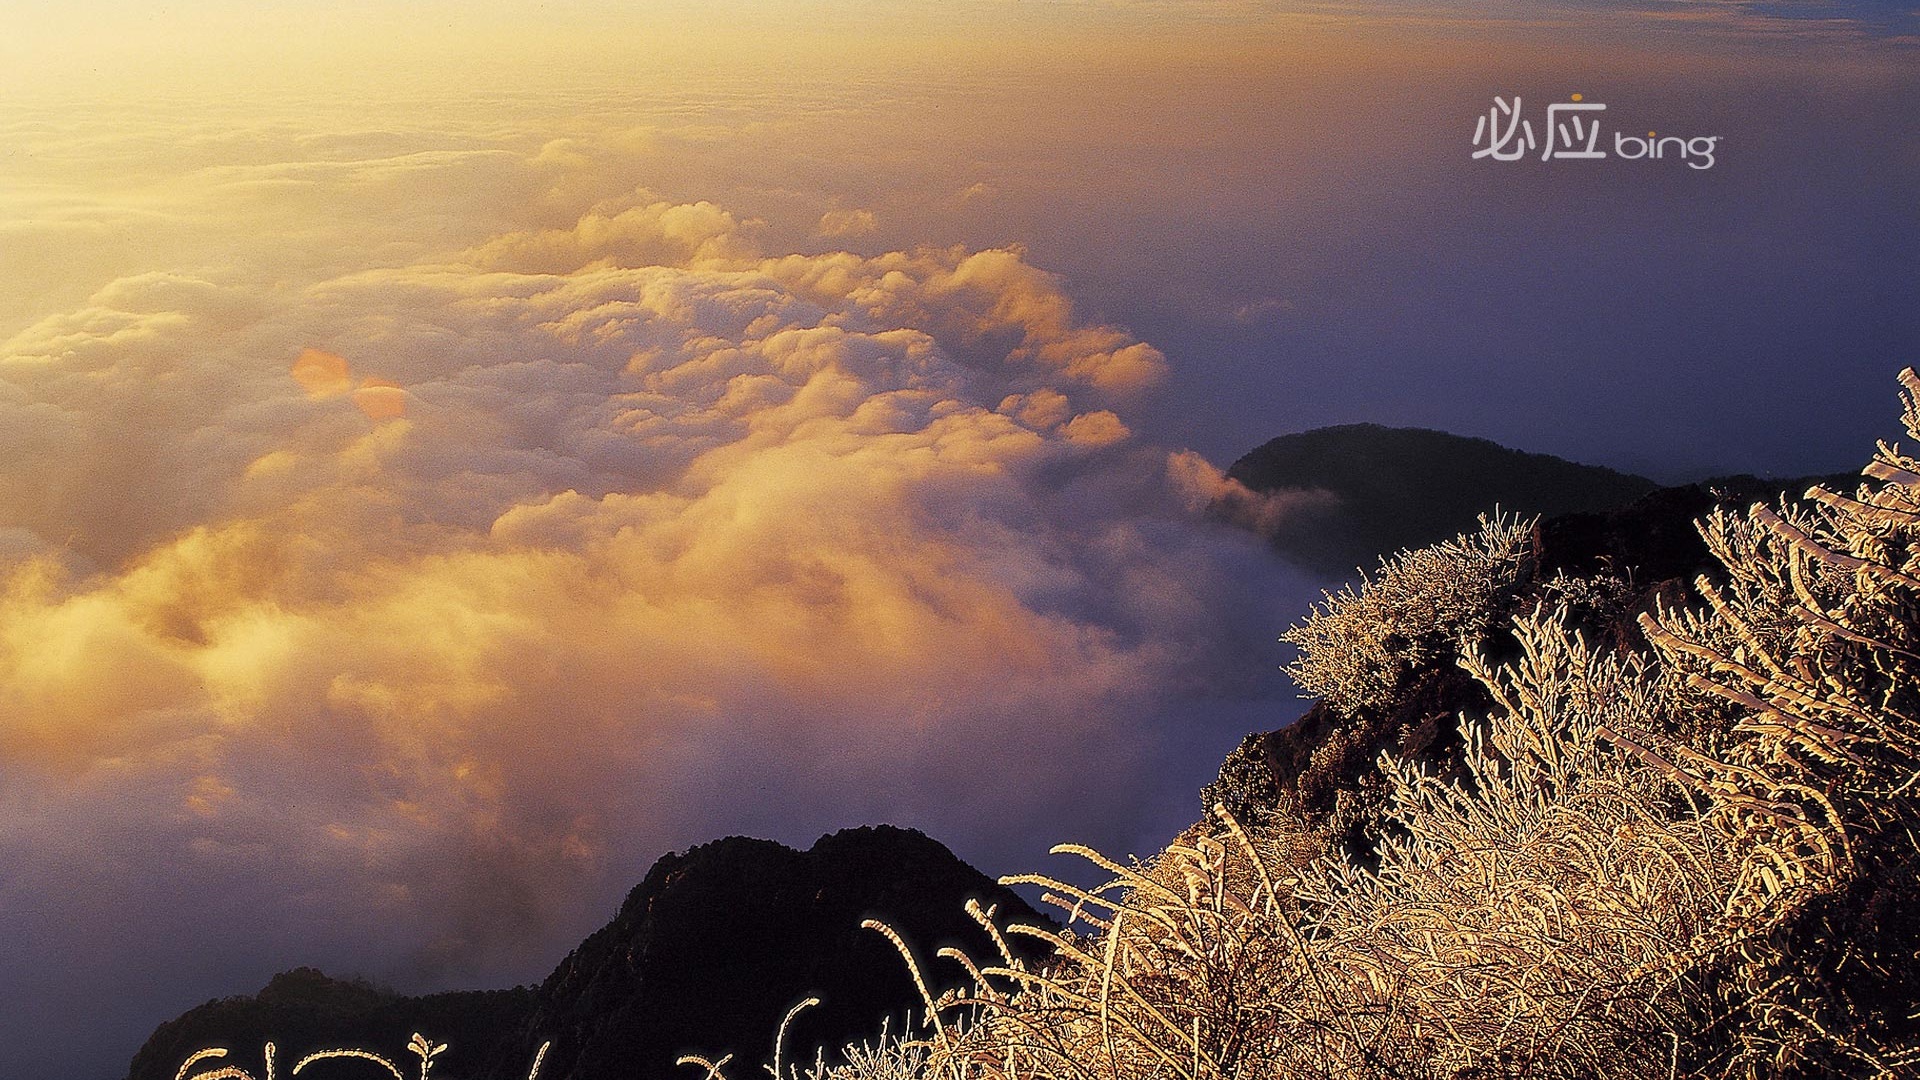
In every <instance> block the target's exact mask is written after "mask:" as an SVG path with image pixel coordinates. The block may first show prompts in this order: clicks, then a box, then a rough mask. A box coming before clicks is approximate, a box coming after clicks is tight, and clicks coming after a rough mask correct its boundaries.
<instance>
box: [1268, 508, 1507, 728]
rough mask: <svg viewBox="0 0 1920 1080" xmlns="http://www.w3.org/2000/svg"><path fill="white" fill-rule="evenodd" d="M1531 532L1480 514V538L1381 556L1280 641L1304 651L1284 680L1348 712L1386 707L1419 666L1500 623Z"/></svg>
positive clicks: (1471, 536) (1473, 536)
mask: <svg viewBox="0 0 1920 1080" xmlns="http://www.w3.org/2000/svg"><path fill="white" fill-rule="evenodd" d="M1532 527H1533V523H1532V522H1531V521H1522V520H1519V519H1515V518H1506V517H1494V518H1485V517H1483V518H1481V519H1480V531H1479V532H1477V533H1466V534H1462V535H1460V536H1458V537H1455V538H1454V539H1452V540H1448V541H1446V542H1444V543H1439V544H1435V545H1433V546H1432V547H1425V548H1420V549H1418V550H1414V551H1403V552H1401V553H1399V554H1398V555H1395V556H1393V557H1392V558H1390V559H1382V560H1381V562H1380V568H1379V569H1378V570H1377V571H1375V572H1374V573H1373V574H1370V575H1367V576H1364V577H1363V578H1362V579H1361V580H1360V582H1359V584H1358V585H1357V586H1356V585H1349V586H1347V587H1346V588H1344V589H1342V590H1341V591H1340V592H1338V593H1327V594H1326V598H1325V600H1324V602H1322V603H1321V604H1319V605H1318V606H1316V607H1315V608H1314V610H1313V611H1312V612H1311V613H1309V614H1308V615H1307V617H1306V618H1305V619H1304V620H1302V621H1301V623H1300V624H1299V625H1298V626H1295V627H1293V628H1292V629H1290V630H1288V631H1287V632H1286V633H1285V634H1283V635H1281V640H1282V641H1285V642H1288V643H1290V644H1292V645H1295V646H1298V647H1299V649H1300V658H1299V659H1298V660H1296V661H1294V662H1293V663H1292V664H1289V665H1288V666H1287V674H1288V675H1291V676H1292V677H1293V681H1294V682H1296V683H1298V684H1299V686H1300V688H1301V689H1302V690H1303V691H1305V692H1306V693H1307V694H1308V695H1310V696H1313V697H1318V698H1323V699H1325V700H1326V701H1327V702H1328V703H1329V704H1331V705H1332V706H1333V707H1334V708H1336V709H1339V710H1340V711H1341V712H1344V713H1349V714H1350V713H1353V712H1355V711H1356V710H1358V709H1360V708H1361V707H1362V706H1366V705H1374V706H1381V705H1385V704H1386V703H1387V702H1388V701H1389V700H1390V699H1391V697H1392V695H1393V693H1394V692H1395V690H1396V689H1397V688H1398V687H1399V685H1400V681H1401V679H1403V678H1404V677H1405V676H1406V674H1407V673H1408V672H1409V671H1411V670H1412V669H1413V668H1415V667H1417V666H1418V665H1420V664H1422V663H1426V662H1428V661H1430V660H1432V659H1433V658H1434V657H1436V656H1440V655H1444V654H1446V653H1448V652H1450V651H1451V650H1453V649H1454V648H1455V647H1456V646H1457V643H1458V642H1459V641H1460V639H1462V638H1467V639H1469V640H1473V639H1478V638H1479V637H1480V636H1482V635H1484V634H1485V633H1486V631H1487V630H1488V629H1489V628H1490V627H1492V626H1495V625H1498V624H1499V623H1501V622H1503V621H1504V616H1505V614H1506V613H1505V611H1504V604H1503V603H1502V602H1501V601H1502V598H1503V596H1504V594H1506V593H1507V592H1508V591H1510V590H1511V589H1512V588H1513V586H1514V585H1515V584H1516V583H1517V582H1518V581H1519V578H1520V574H1521V569H1522V566H1523V562H1524V558H1525V555H1526V552H1527V542H1528V537H1529V535H1530V533H1531V530H1532Z"/></svg>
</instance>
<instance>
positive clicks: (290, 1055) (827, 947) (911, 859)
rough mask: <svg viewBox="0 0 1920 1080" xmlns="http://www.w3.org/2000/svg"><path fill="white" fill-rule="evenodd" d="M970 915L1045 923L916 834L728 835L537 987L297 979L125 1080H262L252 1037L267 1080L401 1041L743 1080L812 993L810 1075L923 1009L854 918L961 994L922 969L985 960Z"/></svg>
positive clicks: (484, 1072) (663, 866) (798, 1029)
mask: <svg viewBox="0 0 1920 1080" xmlns="http://www.w3.org/2000/svg"><path fill="white" fill-rule="evenodd" d="M968 899H977V900H979V901H980V903H981V905H982V906H997V907H998V918H997V920H996V921H997V922H998V923H999V924H1000V925H1001V926H1003V927H1004V926H1006V925H1007V924H1008V923H1010V922H1019V923H1029V924H1043V925H1050V924H1049V923H1048V920H1046V919H1045V918H1043V917H1042V916H1040V915H1039V914H1037V913H1036V912H1035V911H1034V910H1033V909H1032V908H1031V907H1030V906H1028V905H1027V903H1026V902H1025V901H1023V900H1021V899H1020V897H1019V896H1018V895H1016V894H1015V893H1013V892H1012V891H1011V890H1008V889H1006V888H1004V887H1002V886H1000V885H998V884H996V883H995V882H993V881H992V880H991V879H989V878H988V877H986V875H984V874H982V873H980V872H979V871H978V870H975V869H974V868H973V867H971V866H968V865H967V864H966V863H964V862H962V861H960V859H959V858H957V857H956V856H955V855H954V854H953V853H952V852H951V851H948V850H947V848H946V847H945V846H944V845H942V844H940V843H939V842H937V841H935V840H932V839H930V838H928V837H927V836H925V835H923V834H921V833H919V832H915V831H912V830H907V829H897V828H892V827H890V826H875V827H869V828H860V829H849V830H845V831H842V832H837V833H834V834H832V835H830V836H825V837H822V838H821V839H820V840H819V841H818V842H816V843H815V844H814V845H813V847H812V848H811V849H809V850H807V851H804V852H802V851H795V850H793V849H792V848H788V847H785V846H783V845H780V844H776V843H773V842H771V841H766V840H752V839H747V838H744V837H729V838H727V839H724V840H716V841H714V842H712V843H709V844H703V845H701V846H699V847H696V848H693V849H692V850H690V851H687V852H685V853H679V854H671V855H667V856H666V857H664V858H662V859H660V860H659V861H658V862H656V863H655V864H654V865H653V868H652V869H651V870H649V871H648V873H647V876H646V878H645V880H643V881H642V882H641V883H640V884H639V885H638V886H636V887H635V888H634V889H633V891H632V892H631V893H629V894H628V896H627V899H626V902H625V903H624V904H622V905H621V907H620V911H619V914H617V915H616V916H615V917H614V919H613V921H612V922H610V923H608V924H607V925H606V926H605V927H603V928H601V929H600V930H598V931H596V932H595V933H594V934H592V935H591V936H589V937H588V938H587V939H586V940H585V941H584V942H582V943H581V944H580V946H579V947H578V948H577V949H575V950H574V951H573V953H572V954H571V955H569V956H568V957H567V958H566V959H565V960H564V961H562V962H561V963H560V965H559V967H558V968H556V969H555V970H554V972H553V974H552V975H550V976H548V977H547V979H546V981H545V982H544V983H542V984H541V985H540V986H538V987H522V988H519V989H514V990H499V991H483V992H464V993H452V994H437V995H432V996H426V997H408V996H403V995H399V994H395V993H393V992H391V991H387V990H383V989H380V988H378V987H375V986H372V985H370V984H367V983H365V982H360V981H345V980H338V979H331V978H328V977H327V976H325V975H322V974H321V973H319V972H317V971H314V970H312V969H307V968H303V969H300V970H297V971H292V972H288V973H286V974H283V975H277V976H275V977H274V979H273V981H272V982H271V983H269V984H268V985H267V987H266V988H265V989H263V990H262V991H261V992H260V993H259V994H257V995H254V996H252V997H234V998H227V999H224V1000H220V1001H211V1002H208V1003H206V1004H205V1005H201V1006H199V1007H198V1008H195V1009H193V1010H191V1011H189V1012H187V1013H186V1014H184V1015H183V1016H181V1017H180V1018H178V1019H176V1020H173V1021H171V1022H169V1023H166V1024H163V1025H161V1026H160V1028H159V1030H157V1031H155V1032H154V1034H153V1036H152V1037H151V1038H150V1039H148V1041H147V1043H146V1045H145V1046H143V1047H142V1048H141V1049H140V1051H139V1053H138V1054H136V1055H135V1057H134V1059H133V1064H132V1068H131V1069H130V1070H129V1072H128V1080H173V1077H174V1076H175V1074H176V1072H177V1071H178V1070H179V1068H180V1066H181V1064H182V1062H184V1061H185V1060H186V1058H187V1056H188V1055H190V1054H192V1053H194V1052H195V1051H197V1050H200V1049H202V1048H205V1047H211V1046H218V1047H225V1048H230V1049H231V1050H233V1052H234V1056H233V1057H232V1058H230V1059H226V1061H223V1062H221V1063H219V1064H224V1063H227V1062H231V1063H235V1064H239V1065H241V1066H242V1067H245V1068H248V1069H249V1071H250V1072H252V1073H253V1074H254V1075H256V1076H259V1075H264V1073H262V1071H261V1065H260V1062H259V1057H260V1054H261V1047H262V1046H263V1045H264V1043H266V1042H267V1041H268V1040H272V1041H273V1042H274V1043H275V1044H276V1046H277V1048H278V1061H279V1063H280V1064H279V1066H278V1070H277V1071H278V1074H280V1075H285V1074H286V1073H287V1071H288V1070H289V1069H290V1068H291V1067H292V1065H293V1063H294V1062H295V1061H297V1060H298V1059H299V1057H300V1056H302V1055H304V1054H307V1053H310V1052H312V1051H315V1050H321V1049H332V1048H335V1047H354V1048H361V1049H366V1050H371V1051H373V1052H375V1053H379V1054H381V1055H383V1056H385V1057H387V1058H388V1059H389V1060H392V1061H394V1062H395V1063H397V1064H400V1065H401V1066H402V1068H403V1069H406V1070H407V1071H408V1072H409V1074H411V1072H412V1063H413V1062H415V1061H416V1060H417V1059H415V1058H413V1057H412V1056H411V1055H410V1054H409V1053H408V1052H407V1049H406V1048H407V1042H408V1039H409V1037H410V1036H411V1035H412V1033H413V1032H416V1031H418V1032H422V1033H424V1034H426V1035H427V1036H429V1037H430V1038H432V1039H433V1040H434V1041H436V1042H444V1043H447V1044H448V1045H449V1049H448V1050H447V1052H446V1054H445V1055H444V1056H443V1057H441V1058H439V1059H436V1061H435V1063H434V1065H435V1069H436V1072H435V1075H440V1071H439V1070H441V1069H443V1068H444V1069H445V1072H446V1075H448V1076H458V1077H461V1078H466V1080H509V1078H511V1080H523V1078H524V1077H525V1076H526V1075H527V1070H528V1067H529V1065H530V1064H531V1062H532V1060H533V1055H534V1053H535V1052H536V1051H537V1049H538V1048H539V1046H540V1044H541V1043H542V1042H545V1041H548V1040H551V1041H552V1043H553V1046H552V1049H551V1050H550V1051H549V1052H548V1055H547V1058H546V1060H545V1062H544V1064H543V1066H542V1068H541V1071H540V1075H541V1077H542V1080H615V1078H618V1080H648V1078H652V1077H666V1076H695V1075H697V1072H696V1071H695V1070H691V1069H689V1068H687V1067H685V1066H680V1067H676V1066H675V1065H674V1061H675V1059H677V1058H678V1057H680V1056H681V1055H683V1054H690V1053H691V1054H700V1055H702V1056H706V1057H710V1058H715V1059H717V1058H719V1057H720V1056H721V1055H723V1054H727V1053H732V1054H734V1055H736V1061H737V1062H739V1063H741V1064H740V1065H739V1067H737V1068H735V1069H733V1070H732V1072H733V1074H734V1075H747V1074H749V1073H755V1072H758V1071H759V1065H760V1063H761V1062H762V1061H765V1060H767V1059H768V1058H769V1057H770V1056H771V1053H772V1048H773V1038H774V1033H775V1031H776V1030H777V1029H778V1027H779V1024H780V1020H781V1018H782V1017H783V1016H785V1015H786V1013H787V1010H788V1009H789V1008H791V1007H792V1006H793V1005H795V1004H796V1003H798V1002H799V1001H801V1000H802V999H804V998H807V997H810V996H811V997H818V998H820V999H822V1003H821V1004H820V1005H819V1006H817V1007H814V1008H811V1009H808V1010H807V1011H805V1012H803V1013H801V1014H800V1016H799V1017H798V1018H796V1019H795V1021H794V1023H793V1026H792V1027H791V1029H789V1032H788V1036H787V1043H786V1048H785V1053H786V1058H787V1060H789V1061H809V1062H810V1061H811V1060H812V1058H813V1053H814V1049H815V1047H824V1048H825V1049H826V1050H827V1051H828V1052H829V1058H830V1059H831V1058H832V1056H833V1055H834V1053H836V1052H837V1051H838V1050H839V1049H840V1048H841V1047H843V1046H845V1045H846V1044H847V1043H849V1042H859V1041H866V1040H868V1039H872V1038H874V1037H876V1036H877V1035H878V1034H879V1032H880V1024H881V1022H882V1019H883V1018H890V1022H891V1025H892V1030H894V1031H899V1030H900V1025H901V1024H902V1023H903V1022H905V1021H906V1019H907V1017H908V1015H909V1014H912V1015H913V1016H914V1017H915V1019H916V1021H917V1019H918V1016H919V1013H920V1012H921V1011H922V1010H921V1006H920V996H919V993H918V991H917V990H915V989H914V987H913V983H912V981H911V979H910V977H909V976H908V974H907V971H906V969H905V967H904V966H903V964H902V962H901V959H900V956H899V954H898V953H897V952H896V951H895V950H894V948H893V946H892V945H891V944H889V943H888V942H887V941H886V940H885V939H883V938H882V937H880V935H878V934H876V933H874V932H873V931H871V930H862V929H861V928H860V923H861V921H862V920H863V919H867V918H878V919H881V920H883V921H885V922H887V923H888V924H889V925H891V926H893V927H894V928H895V929H896V930H898V931H899V932H900V934H901V935H902V936H903V937H904V938H905V940H906V941H907V942H908V943H909V944H910V945H911V946H912V948H913V949H914V952H915V955H916V957H917V958H918V959H919V961H920V963H921V965H922V969H923V970H924V971H925V972H926V973H927V976H928V979H929V981H930V982H932V983H934V984H935V992H936V993H937V992H938V988H939V987H940V986H944V985H947V984H949V983H951V984H954V985H957V984H958V983H959V982H960V981H961V980H959V979H958V978H956V977H955V976H956V975H958V974H960V972H959V968H958V966H957V965H955V964H952V963H951V962H949V961H945V960H939V961H936V960H935V959H934V954H935V952H936V951H937V950H938V949H939V948H940V947H942V946H944V945H961V946H962V947H965V948H966V949H968V951H969V952H971V953H973V954H974V955H976V956H977V955H980V954H982V953H983V951H985V949H986V948H987V947H988V942H987V939H986V936H985V934H984V932H983V931H981V930H980V929H979V927H978V926H977V925H976V924H975V923H974V922H973V921H972V920H971V919H970V918H969V917H968V916H967V914H966V912H965V910H964V905H965V902H966V901H967V900H968ZM1014 940H1015V941H1016V942H1018V941H1019V940H1020V939H1018V938H1016V939H1014ZM1028 955H1030V956H1033V957H1037V956H1038V955H1039V951H1038V950H1033V951H1032V952H1030V953H1028ZM949 969H951V970H949ZM203 1067H206V1068H212V1067H214V1064H210V1063H203ZM304 1075H305V1074H303V1076H304ZM324 1077H325V1073H324V1072H322V1073H321V1080H324Z"/></svg>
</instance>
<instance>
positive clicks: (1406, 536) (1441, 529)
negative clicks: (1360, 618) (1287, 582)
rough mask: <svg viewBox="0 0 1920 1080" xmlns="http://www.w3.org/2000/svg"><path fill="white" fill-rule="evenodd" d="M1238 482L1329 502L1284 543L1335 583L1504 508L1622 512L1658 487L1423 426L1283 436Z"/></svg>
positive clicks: (1240, 466)
mask: <svg viewBox="0 0 1920 1080" xmlns="http://www.w3.org/2000/svg"><path fill="white" fill-rule="evenodd" d="M1227 475H1228V476H1230V477H1232V478H1233V479H1235V480H1238V481H1240V482H1241V483H1243V484H1245V485H1246V486H1247V487H1249V488H1251V489H1253V490H1254V491H1258V492H1263V493H1276V492H1289V491H1299V492H1323V493H1326V494H1328V495H1331V496H1332V499H1331V500H1315V501H1308V502H1306V503H1305V504H1304V505H1303V506H1302V507H1301V508H1300V509H1299V510H1297V511H1296V512H1293V513H1290V514H1289V515H1288V517H1287V520H1286V521H1285V522H1283V523H1282V524H1281V525H1280V527H1279V531H1278V532H1277V533H1276V534H1275V535H1274V536H1273V542H1274V545H1275V546H1276V547H1277V548H1278V549H1279V550H1280V551H1281V552H1282V553H1284V554H1286V555H1287V556H1288V557H1289V558H1291V559H1293V560H1294V561H1296V562H1299V563H1301V564H1303V565H1305V566H1308V567H1310V568H1312V569H1315V570H1318V571H1320V572H1322V573H1326V574H1329V575H1345V574H1348V573H1351V572H1352V571H1353V569H1354V568H1355V567H1356V566H1359V567H1371V566H1372V565H1373V563H1374V562H1375V560H1376V559H1377V558H1378V557H1379V556H1382V555H1387V554H1391V553H1392V552H1395V551H1399V550H1401V549H1403V548H1413V547H1423V546H1425V545H1427V544H1431V543H1434V542H1436V541H1439V540H1444V539H1446V538H1448V537H1450V536H1454V535H1456V534H1458V533H1461V532H1464V531H1467V530H1470V529H1472V528H1473V526H1474V521H1475V519H1476V518H1477V517H1478V516H1479V515H1480V514H1483V513H1487V512H1489V511H1491V510H1493V508H1494V507H1495V506H1498V507H1499V508H1500V509H1501V510H1503V511H1506V512H1509V513H1516V514H1520V515H1523V516H1529V517H1531V516H1533V515H1547V516H1552V515H1558V514H1568V513H1575V512H1582V511H1586V512H1594V511H1604V510H1611V509H1614V508H1617V507H1621V506H1624V505H1626V504H1627V503H1630V502H1632V501H1633V500H1635V499H1637V498H1640V497H1641V496H1643V495H1646V494H1647V493H1649V492H1651V491H1652V490H1654V488H1655V486H1656V485H1655V484H1654V482H1653V481H1651V480H1648V479H1646V478H1645V477H1641V476H1633V475H1629V474H1627V473H1621V472H1615V471H1614V470H1612V469H1606V468H1600V467H1598V466H1593V465H1580V464H1576V463H1574V462H1571V461H1566V460H1564V459H1562V458H1557V457H1553V456H1551V455H1548V454H1529V453H1523V452H1521V451H1518V450H1509V449H1507V448H1506V447H1503V446H1500V445H1499V444H1497V443H1493V442H1489V441H1487V440H1485V439H1471V438H1464V437H1462V436H1459V435H1449V434H1447V433H1445V432H1441V431H1427V430H1424V429H1419V428H1389V427H1381V426H1380V425H1378V424H1346V425H1342V426H1339V427H1328V428H1319V429H1316V430H1313V431H1307V432H1302V433H1300V434H1296V435H1282V436H1281V437H1279V438H1277V439H1274V440H1272V441H1270V442H1268V443H1266V444H1264V445H1262V446H1260V447H1259V448H1258V449H1256V450H1253V451H1252V452H1250V453H1248V454H1247V455H1246V456H1244V457H1242V458H1241V459H1240V460H1239V461H1236V462H1234V464H1233V467H1232V468H1231V469H1229V470H1228V471H1227Z"/></svg>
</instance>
